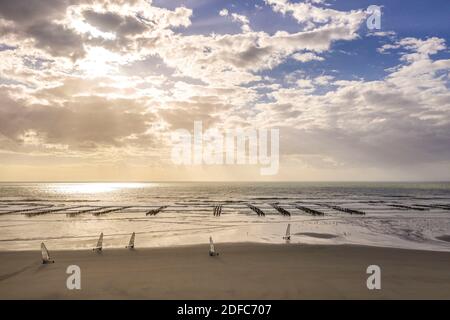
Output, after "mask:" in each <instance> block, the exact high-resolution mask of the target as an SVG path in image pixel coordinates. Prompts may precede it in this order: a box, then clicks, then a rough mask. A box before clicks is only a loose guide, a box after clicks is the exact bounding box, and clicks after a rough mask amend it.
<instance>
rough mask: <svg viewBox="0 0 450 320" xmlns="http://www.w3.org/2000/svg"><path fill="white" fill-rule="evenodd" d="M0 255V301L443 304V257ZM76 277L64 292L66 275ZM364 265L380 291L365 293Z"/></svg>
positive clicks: (258, 252)
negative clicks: (373, 270)
mask: <svg viewBox="0 0 450 320" xmlns="http://www.w3.org/2000/svg"><path fill="white" fill-rule="evenodd" d="M208 248H209V246H208V245H207V244H205V245H193V246H177V247H166V248H145V249H140V248H137V249H135V250H127V249H104V250H103V252H101V253H96V252H93V251H92V250H66V251H54V252H51V257H52V259H54V260H55V263H54V264H45V265H43V264H42V263H41V253H40V251H3V252H0V261H1V264H0V299H450V253H448V252H433V251H417V250H405V249H395V248H382V247H370V246H355V245H301V244H289V243H286V244H254V243H236V244H232V243H227V244H223V243H217V244H216V250H217V251H218V252H219V253H220V255H219V256H216V257H210V256H209V255H208ZM70 265H77V266H79V267H80V270H81V290H68V289H67V287H66V280H67V278H68V277H69V276H70V275H69V274H67V273H66V269H67V267H68V266H70ZM369 265H378V266H379V267H380V268H381V289H380V290H369V289H368V288H367V285H366V281H367V278H368V277H369V276H370V275H369V274H367V273H366V269H367V267H368V266H369Z"/></svg>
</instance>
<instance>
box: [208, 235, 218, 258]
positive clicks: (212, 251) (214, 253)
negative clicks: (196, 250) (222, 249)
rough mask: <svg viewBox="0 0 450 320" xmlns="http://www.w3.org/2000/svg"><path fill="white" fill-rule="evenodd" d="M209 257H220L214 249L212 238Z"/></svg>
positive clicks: (210, 238)
mask: <svg viewBox="0 0 450 320" xmlns="http://www.w3.org/2000/svg"><path fill="white" fill-rule="evenodd" d="M209 255H210V256H218V255H219V253H218V252H216V248H215V247H214V242H213V239H212V237H209Z"/></svg>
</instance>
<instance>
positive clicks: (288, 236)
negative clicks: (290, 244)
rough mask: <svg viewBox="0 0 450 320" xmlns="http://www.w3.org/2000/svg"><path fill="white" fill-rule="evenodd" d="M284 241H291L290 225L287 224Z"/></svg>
mask: <svg viewBox="0 0 450 320" xmlns="http://www.w3.org/2000/svg"><path fill="white" fill-rule="evenodd" d="M283 239H284V240H291V224H290V223H289V224H288V226H287V228H286V235H285V236H284V237H283Z"/></svg>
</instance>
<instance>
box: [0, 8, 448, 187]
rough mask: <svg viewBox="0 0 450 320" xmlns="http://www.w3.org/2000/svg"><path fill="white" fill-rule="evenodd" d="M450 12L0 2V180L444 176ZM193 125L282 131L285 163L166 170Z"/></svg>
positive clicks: (281, 157)
mask: <svg viewBox="0 0 450 320" xmlns="http://www.w3.org/2000/svg"><path fill="white" fill-rule="evenodd" d="M371 5H377V6H379V7H380V8H381V19H380V29H370V28H368V26H367V23H366V22H367V20H368V19H369V18H370V16H371V13H370V12H368V10H367V9H368V7H369V6H371ZM449 12H450V2H449V1H447V0H435V1H421V0H412V1H399V0H396V1H392V0H386V1H365V0H346V1H333V0H303V1H293V0H261V1H222V0H196V1H194V0H187V1H181V0H153V1H148V0H147V1H144V0H131V1H125V0H103V1H98V0H15V1H6V0H0V181H238V180H245V181H259V180H261V181H293V180H295V181H418V180H420V181H438V180H439V181H442V180H450V91H449V88H450V86H449V84H450V83H449V78H450V50H449V42H450V20H449V17H448V13H449ZM196 121H197V122H201V123H202V125H203V129H204V130H207V129H214V130H217V131H219V132H226V130H235V129H237V128H242V129H243V130H260V129H268V130H270V129H277V130H279V169H278V170H277V172H276V173H275V174H272V175H261V170H260V169H261V165H260V164H220V163H217V164H214V165H210V164H205V163H204V164H184V165H183V164H182V165H180V164H177V163H174V162H173V160H172V158H171V154H172V151H173V148H174V141H173V139H172V134H173V132H176V131H177V130H180V129H184V130H188V131H190V132H192V130H193V128H194V122H196Z"/></svg>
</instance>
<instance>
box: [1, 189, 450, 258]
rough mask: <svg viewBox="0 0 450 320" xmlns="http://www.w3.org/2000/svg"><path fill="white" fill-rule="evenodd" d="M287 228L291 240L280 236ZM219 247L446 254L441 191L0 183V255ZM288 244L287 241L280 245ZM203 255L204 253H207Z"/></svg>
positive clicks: (448, 228)
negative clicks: (131, 246) (247, 244)
mask: <svg viewBox="0 0 450 320" xmlns="http://www.w3.org/2000/svg"><path fill="white" fill-rule="evenodd" d="M288 225H290V227H289V234H286V232H287V229H288ZM101 233H103V234H104V240H103V247H104V248H105V249H107V248H125V246H126V245H127V244H128V241H129V239H130V237H131V234H132V233H135V247H136V249H139V248H146V247H166V246H183V245H192V244H200V245H202V244H204V245H205V248H207V247H208V246H209V238H210V237H211V238H212V239H213V241H214V243H215V244H216V247H217V246H220V244H221V243H236V242H256V243H272V244H286V245H289V244H305V245H307V244H325V245H342V244H352V245H367V246H382V247H395V248H405V249H417V250H434V251H450V183H448V182H434V183H433V182H426V183H425V182H423V183H417V182H416V183H412V182H408V183H404V182H386V183H381V182H377V183H375V182H370V183H369V182H347V183H342V182H339V183H338V182H320V183H319V182H295V183H294V182H270V183H269V182H245V183H244V182H239V183H238V182H235V183H230V182H142V183H136V182H133V183H94V182H93V183H6V182H5V183H0V251H5V250H39V248H40V245H41V243H42V242H44V243H45V245H46V247H47V248H48V249H49V250H80V249H83V250H84V249H89V248H93V247H94V246H95V245H96V243H97V239H98V237H99V235H100V234H101ZM286 237H288V239H286ZM205 250H206V249H205Z"/></svg>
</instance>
